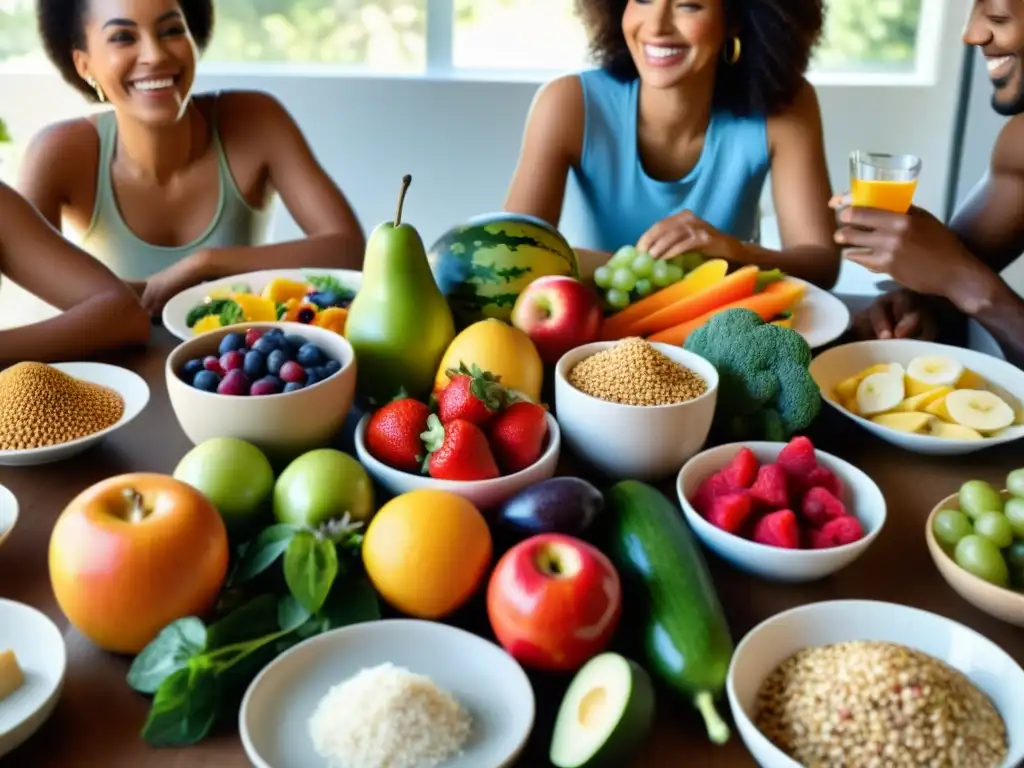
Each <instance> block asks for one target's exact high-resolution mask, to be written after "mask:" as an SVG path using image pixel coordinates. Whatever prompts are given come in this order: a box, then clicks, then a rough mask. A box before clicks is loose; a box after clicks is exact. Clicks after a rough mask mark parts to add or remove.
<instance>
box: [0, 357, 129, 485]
mask: <svg viewBox="0 0 1024 768" xmlns="http://www.w3.org/2000/svg"><path fill="white" fill-rule="evenodd" d="M53 367H54V368H56V369H57V370H58V371H63V372H64V373H66V374H68V375H69V376H74V377H75V378H76V379H79V380H81V381H88V382H91V383H93V384H99V385H101V386H104V387H108V388H109V389H112V390H114V391H115V392H117V393H118V394H119V395H121V397H122V398H124V413H123V414H122V415H121V420H120V421H118V422H117V423H116V424H112V425H111V426H109V427H107V428H106V429H104V430H101V431H100V432H97V433H95V434H93V435H89V436H87V437H82V438H79V439H78V440H72V441H71V442H69V443H62V444H61V445H51V446H47V447H46V448H31V449H29V450H27V451H0V466H5V467H29V466H35V465H37V464H52V463H53V462H56V461H64V460H65V459H69V458H71V457H72V456H76V455H78V454H79V453H81V452H82V451H84V450H86V449H88V448H91V447H92V446H93V445H95V444H96V443H98V442H99V441H100V440H102V439H103V438H105V437H107V436H108V435H111V434H113V433H114V432H116V431H117V430H119V429H121V428H122V427H124V426H126V425H127V424H128V423H129V422H131V421H132V420H133V419H134V418H135V417H136V416H138V415H139V414H140V413H142V409H143V408H145V407H146V405H147V404H148V403H149V386H148V385H147V384H146V382H145V380H144V379H143V378H142V377H141V376H139V375H138V374H137V373H133V372H132V371H129V370H128V369H127V368H120V367H118V366H116V365H107V364H106V363H55V364H54V365H53Z"/></svg>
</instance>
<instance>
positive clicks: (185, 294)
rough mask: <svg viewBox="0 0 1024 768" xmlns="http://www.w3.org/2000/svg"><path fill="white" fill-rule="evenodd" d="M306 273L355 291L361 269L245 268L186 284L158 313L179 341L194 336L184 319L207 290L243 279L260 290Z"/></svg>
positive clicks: (208, 292) (255, 291) (297, 279)
mask: <svg viewBox="0 0 1024 768" xmlns="http://www.w3.org/2000/svg"><path fill="white" fill-rule="evenodd" d="M310 275H317V276H319V275H329V276H331V277H333V278H335V279H336V280H337V281H338V282H339V283H341V284H342V285H344V286H345V287H346V288H350V289H352V290H353V291H358V290H359V286H360V285H362V280H363V273H362V272H356V271H355V270H351V269H317V268H311V269H265V270H262V271H260V272H246V273H245V274H242V275H232V276H230V277H222V278H220V279H218V280H212V281H210V282H208V283H200V284H199V285H195V286H192V287H191V288H186V289H185V290H184V291H182V292H181V293H179V294H177V295H176V296H173V297H171V300H170V301H168V302H167V303H166V304H165V305H164V311H163V315H162V319H163V324H164V328H166V329H167V330H168V331H170V332H171V333H172V334H174V335H175V336H177V337H178V338H179V339H181V340H182V341H188V340H189V339H191V338H194V337H195V333H193V331H192V329H191V328H189V327H188V323H186V322H185V320H186V318H187V317H188V313H189V311H190V310H191V309H192V307H194V306H196V305H198V304H201V303H202V302H203V299H205V298H206V297H207V296H209V295H210V292H211V291H215V290H218V289H223V288H230V287H231V286H233V285H239V284H242V283H244V284H245V285H248V286H249V288H250V289H251V290H252V291H253V292H254V293H257V294H258V293H261V292H262V291H263V289H264V288H266V287H267V284H268V283H269V282H270V281H271V280H273V279H274V278H278V277H280V278H284V279H286V280H295V281H296V282H304V281H305V280H306V279H307V278H308V277H309V276H310Z"/></svg>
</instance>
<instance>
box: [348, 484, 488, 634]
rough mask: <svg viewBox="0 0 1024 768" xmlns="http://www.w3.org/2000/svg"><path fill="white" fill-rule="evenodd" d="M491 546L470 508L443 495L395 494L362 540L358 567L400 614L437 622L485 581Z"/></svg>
mask: <svg viewBox="0 0 1024 768" xmlns="http://www.w3.org/2000/svg"><path fill="white" fill-rule="evenodd" d="M492 552H493V544H492V542H491V531H490V529H489V528H488V527H487V521H486V520H484V517H483V515H481V514H480V510H478V509H477V508H476V507H475V506H473V504H472V503H471V502H469V501H467V500H466V499H464V498H462V497H461V496H459V495H457V494H454V493H449V492H447V491H433V490H419V491H410V492H409V493H403V494H402V495H401V496H396V497H395V498H393V499H392V500H391V501H389V502H388V503H387V504H385V505H384V506H383V507H381V508H380V510H379V511H378V512H377V515H376V516H375V517H374V518H373V520H372V521H371V522H370V526H369V528H367V529H366V535H365V536H364V537H363V565H364V566H365V567H366V574H367V576H369V577H370V581H371V582H372V583H373V586H374V588H375V589H376V590H377V592H378V593H379V594H380V596H381V597H383V598H384V599H385V600H386V601H387V602H388V603H390V604H391V605H392V606H394V607H395V608H397V609H398V610H399V611H401V612H402V613H405V614H407V615H409V616H415V617H417V618H421V619H440V618H443V617H445V616H448V615H449V614H451V613H453V612H454V611H455V610H456V609H458V608H460V607H461V606H462V605H463V604H464V603H465V602H466V601H467V600H469V598H470V597H472V596H473V593H474V592H475V591H476V590H477V588H478V587H479V586H480V585H481V583H482V582H483V581H484V578H485V577H486V575H487V570H488V567H489V566H490V563H491V554H492Z"/></svg>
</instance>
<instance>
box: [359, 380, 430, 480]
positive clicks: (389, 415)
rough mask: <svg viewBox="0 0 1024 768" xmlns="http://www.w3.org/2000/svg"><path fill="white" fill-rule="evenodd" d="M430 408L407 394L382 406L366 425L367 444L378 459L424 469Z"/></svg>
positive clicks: (396, 465) (413, 469) (407, 468)
mask: <svg viewBox="0 0 1024 768" xmlns="http://www.w3.org/2000/svg"><path fill="white" fill-rule="evenodd" d="M429 416H430V409H429V408H428V407H427V406H426V405H425V404H423V403H421V402H420V401H419V400H413V399H412V398H409V397H406V398H402V399H399V400H393V401H391V402H390V403H388V404H387V405H385V406H384V407H383V408H378V409H377V410H376V411H374V414H373V415H372V416H371V417H370V423H369V424H368V425H367V427H366V448H367V450H368V451H369V452H370V455H371V456H373V457H374V458H375V459H377V460H379V461H382V462H384V463H385V464H387V465H388V466H389V467H394V468H395V469H401V470H404V471H406V472H417V473H418V472H420V470H421V467H422V464H423V458H424V456H425V455H426V450H425V449H424V447H423V440H422V439H421V438H420V434H421V433H423V432H424V431H425V430H426V429H427V417H429Z"/></svg>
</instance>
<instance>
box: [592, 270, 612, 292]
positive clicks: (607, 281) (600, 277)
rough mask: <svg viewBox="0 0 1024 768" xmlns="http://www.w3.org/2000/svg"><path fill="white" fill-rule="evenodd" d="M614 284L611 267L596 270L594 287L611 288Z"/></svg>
mask: <svg viewBox="0 0 1024 768" xmlns="http://www.w3.org/2000/svg"><path fill="white" fill-rule="evenodd" d="M611 284H612V270H611V267H608V266H604V267H598V268H597V269H595V270H594V285H596V286H597V287H598V288H610V287H611Z"/></svg>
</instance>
